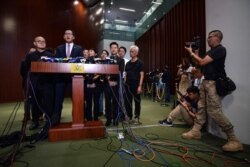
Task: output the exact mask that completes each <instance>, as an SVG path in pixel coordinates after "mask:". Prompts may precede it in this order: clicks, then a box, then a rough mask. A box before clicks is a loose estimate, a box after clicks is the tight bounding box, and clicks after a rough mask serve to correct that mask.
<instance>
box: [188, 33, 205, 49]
mask: <svg viewBox="0 0 250 167" xmlns="http://www.w3.org/2000/svg"><path fill="white" fill-rule="evenodd" d="M200 44H201V38H200V37H199V36H196V37H194V40H193V41H192V42H185V46H186V47H189V46H191V48H192V49H193V50H197V49H199V48H200Z"/></svg>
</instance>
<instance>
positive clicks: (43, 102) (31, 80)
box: [22, 36, 54, 130]
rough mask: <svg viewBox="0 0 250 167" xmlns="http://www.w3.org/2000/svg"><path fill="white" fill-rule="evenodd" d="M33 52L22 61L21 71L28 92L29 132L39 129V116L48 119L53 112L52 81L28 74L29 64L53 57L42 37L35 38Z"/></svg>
mask: <svg viewBox="0 0 250 167" xmlns="http://www.w3.org/2000/svg"><path fill="white" fill-rule="evenodd" d="M33 44H34V48H35V50H34V51H33V52H29V53H28V54H27V55H26V57H25V60H24V63H23V66H22V68H23V69H22V70H23V71H24V73H23V74H24V76H23V78H26V79H27V81H26V85H25V87H26V90H28V94H26V95H27V96H28V97H29V100H30V104H31V113H32V123H31V125H30V127H29V129H30V130H34V129H37V128H38V127H39V116H40V115H41V114H42V113H44V114H45V115H46V116H48V117H50V116H51V114H52V110H53V97H54V96H53V79H52V78H51V76H50V75H44V74H37V73H30V67H31V62H34V61H40V60H41V58H42V57H43V56H46V57H53V56H54V55H53V54H52V53H50V52H48V51H46V41H45V39H44V38H43V37H42V36H37V37H35V39H34V42H33Z"/></svg>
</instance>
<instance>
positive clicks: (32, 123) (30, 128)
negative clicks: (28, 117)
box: [29, 122, 39, 130]
mask: <svg viewBox="0 0 250 167" xmlns="http://www.w3.org/2000/svg"><path fill="white" fill-rule="evenodd" d="M38 127H39V123H38V122H31V124H30V127H29V130H35V129H37V128H38Z"/></svg>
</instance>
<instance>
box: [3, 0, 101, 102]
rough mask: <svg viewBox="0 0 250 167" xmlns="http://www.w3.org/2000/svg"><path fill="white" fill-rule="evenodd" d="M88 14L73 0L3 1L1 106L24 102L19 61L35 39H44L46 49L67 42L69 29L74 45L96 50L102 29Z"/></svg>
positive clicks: (81, 5)
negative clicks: (5, 103) (19, 101)
mask: <svg viewBox="0 0 250 167" xmlns="http://www.w3.org/2000/svg"><path fill="white" fill-rule="evenodd" d="M89 15H90V13H89V11H88V10H87V8H86V7H85V6H84V4H82V3H80V4H79V5H78V6H73V0H15V1H8V0H4V1H2V2H1V5H0V38H1V40H0V78H1V82H0V103H3V102H12V101H16V100H21V99H22V98H23V96H22V88H21V76H20V73H19V69H20V62H21V60H22V59H23V58H24V57H25V55H26V53H27V51H28V50H29V48H31V47H32V45H33V39H34V37H35V36H38V35H41V36H44V37H45V39H46V41H47V47H50V48H56V47H57V46H58V45H59V44H62V43H64V40H63V34H64V31H65V30H66V29H72V30H73V31H74V32H75V37H76V40H75V43H77V44H79V45H81V46H82V47H84V48H96V49H97V47H98V46H97V44H98V42H99V40H100V39H99V36H100V35H99V32H100V31H99V28H97V27H95V26H94V25H93V24H94V23H93V22H91V21H90V20H89Z"/></svg>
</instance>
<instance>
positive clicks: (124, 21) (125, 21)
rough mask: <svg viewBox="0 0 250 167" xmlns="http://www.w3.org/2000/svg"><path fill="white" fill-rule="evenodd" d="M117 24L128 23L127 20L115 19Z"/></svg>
mask: <svg viewBox="0 0 250 167" xmlns="http://www.w3.org/2000/svg"><path fill="white" fill-rule="evenodd" d="M115 22H121V23H128V21H127V20H118V19H115Z"/></svg>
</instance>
